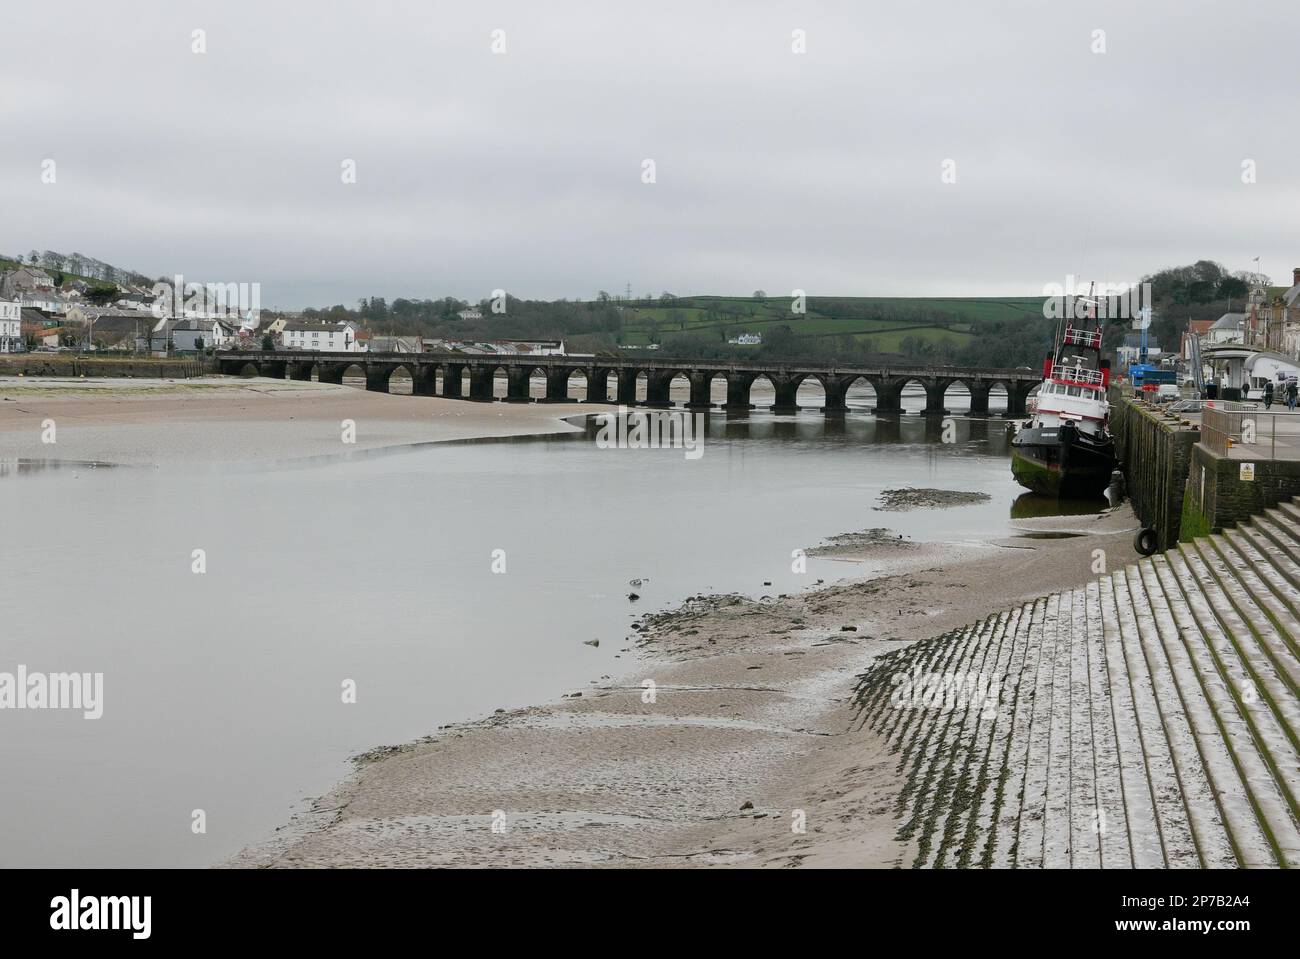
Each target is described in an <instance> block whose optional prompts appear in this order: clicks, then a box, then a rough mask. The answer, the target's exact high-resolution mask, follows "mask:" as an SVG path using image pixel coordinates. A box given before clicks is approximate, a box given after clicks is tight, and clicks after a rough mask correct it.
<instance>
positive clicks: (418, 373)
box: [217, 350, 1042, 417]
mask: <svg viewBox="0 0 1300 959" xmlns="http://www.w3.org/2000/svg"><path fill="white" fill-rule="evenodd" d="M217 363H218V367H219V369H220V371H221V372H222V373H230V374H240V373H247V372H250V371H252V372H256V373H257V374H258V375H261V376H269V377H271V378H272V379H284V378H285V377H286V376H288V378H289V379H291V380H310V379H312V378H313V374H315V378H316V379H317V380H319V381H320V382H322V383H342V382H343V376H344V374H345V373H346V372H347V371H348V370H349V369H351V368H352V367H356V368H358V369H359V370H360V371H361V372H362V373H363V374H364V375H365V378H366V389H368V390H374V391H377V392H381V393H387V392H388V384H389V380H390V379H391V378H392V376H393V374H394V373H396V372H397V371H399V370H402V371H404V372H405V373H406V374H407V375H408V376H409V377H410V378H411V391H412V393H414V394H415V395H416V396H444V397H449V398H454V399H469V400H477V401H481V402H492V401H493V400H494V399H495V396H494V383H495V381H496V378H497V376H498V374H504V375H505V378H506V384H507V385H506V396H505V397H504V399H505V401H506V402H516V403H528V402H531V401H532V399H533V398H532V397H531V395H530V380H531V378H532V377H533V376H535V375H537V376H542V377H545V379H546V395H545V397H539V398H537V402H542V403H564V402H576V401H578V400H583V401H585V402H588V403H611V402H612V403H619V404H622V405H624V406H646V407H652V408H655V407H657V408H668V407H671V406H672V405H673V402H672V400H671V399H670V398H669V389H670V387H671V384H672V382H673V381H674V380H675V379H677V378H678V377H684V378H685V379H686V380H687V381H688V382H689V383H690V400H689V402H688V403H687V404H686V408H687V409H692V410H705V409H710V408H713V407H714V406H718V405H720V406H721V407H722V409H724V410H750V409H753V408H754V405H753V404H752V403H750V397H749V393H750V388H751V387H752V386H753V385H754V383H755V381H757V380H760V379H765V380H767V381H768V382H769V383H771V385H772V389H773V392H774V393H775V395H776V398H775V402H774V403H773V404H772V407H771V409H772V410H773V411H774V412H795V411H797V410H798V409H799V404H798V402H797V393H798V390H799V387H800V385H802V384H804V383H805V382H807V381H815V382H817V383H819V384H820V385H821V388H822V390H823V392H824V394H825V402H824V405H823V409H824V411H825V412H826V413H828V414H836V413H843V412H845V411H846V410H847V409H848V405H847V403H846V402H845V397H846V396H847V394H848V391H849V388H850V387H851V386H853V384H854V383H857V382H858V381H859V380H864V381H866V382H867V383H870V384H871V387H872V388H873V389H874V390H875V393H876V406H875V408H874V412H875V413H877V414H881V415H891V414H897V413H900V412H902V404H901V397H902V393H903V388H904V387H905V386H907V385H908V384H909V383H918V384H920V385H921V386H922V387H923V388H924V389H925V396H926V403H925V409H924V410H922V412H923V413H924V414H926V415H933V416H942V415H944V414H946V413H947V412H948V410H946V409H945V408H944V395H945V393H946V392H947V391H948V388H949V387H950V386H952V385H953V384H956V383H960V384H962V385H964V386H965V387H966V388H967V389H968V390H969V391H970V396H971V404H970V411H971V413H972V414H976V415H979V414H987V413H988V411H989V393H990V391H991V390H992V389H993V388H994V387H995V386H1001V387H1003V388H1005V390H1006V393H1007V409H1006V414H1005V415H1006V416H1008V417H1020V416H1024V415H1025V414H1026V399H1027V398H1028V396H1029V394H1030V392H1031V391H1032V390H1033V389H1034V387H1036V386H1038V384H1039V383H1040V382H1041V380H1042V374H1041V373H1038V372H1035V371H1034V370H1031V369H1029V368H1027V367H1020V368H1018V369H995V368H968V367H955V366H830V365H819V364H808V363H742V362H731V363H729V362H719V361H702V360H673V359H668V358H662V359H661V358H658V357H656V358H654V359H650V358H648V357H647V358H642V357H584V356H508V355H507V356H503V355H500V354H494V355H477V354H466V353H322V352H310V351H305V350H278V351H274V352H271V351H238V352H228V353H220V354H218V357H217ZM578 373H581V374H582V378H583V379H584V380H585V391H583V392H585V395H583V396H570V392H571V390H570V379H571V378H572V377H573V376H574V375H575V374H578ZM643 374H644V376H645V379H646V389H645V398H644V399H640V400H639V399H637V380H638V378H639V377H640V376H642V375H643ZM718 377H723V378H725V380H726V384H727V401H726V403H723V404H715V403H713V402H712V401H711V390H712V386H713V381H714V380H715V379H717V378H718ZM467 380H468V388H466V381H467ZM611 384H612V385H611ZM439 386H441V389H439V388H438V387H439ZM579 390H580V391H582V390H581V386H580V387H579Z"/></svg>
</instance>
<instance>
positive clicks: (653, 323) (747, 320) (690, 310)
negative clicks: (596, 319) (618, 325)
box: [622, 296, 1043, 351]
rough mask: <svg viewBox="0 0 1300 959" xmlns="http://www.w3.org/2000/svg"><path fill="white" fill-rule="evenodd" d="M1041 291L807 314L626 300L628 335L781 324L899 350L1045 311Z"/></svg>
mask: <svg viewBox="0 0 1300 959" xmlns="http://www.w3.org/2000/svg"><path fill="white" fill-rule="evenodd" d="M1042 303H1043V301H1042V298H1041V297H1006V298H1001V299H996V298H995V299H978V298H966V297H948V298H939V297H935V298H930V297H809V298H808V300H807V303H806V308H807V310H806V312H805V313H804V314H802V315H798V314H794V313H792V312H791V311H790V306H791V301H790V300H789V299H788V298H784V297H783V298H776V297H769V298H768V299H767V300H765V301H759V300H755V299H752V298H750V297H724V296H694V297H681V298H679V299H678V300H676V301H675V302H673V303H671V304H657V305H654V306H635V305H629V306H628V307H626V312H625V314H624V320H623V335H622V341H623V343H625V344H628V345H638V346H640V345H645V344H647V343H651V342H656V341H659V340H662V339H663V338H664V337H665V336H671V335H672V334H680V333H691V334H696V335H704V336H708V337H709V338H713V337H717V338H718V339H719V340H721V339H723V338H724V334H725V337H733V336H735V335H737V334H739V333H760V334H761V333H763V332H764V331H765V330H768V329H770V328H772V327H775V326H778V325H786V326H789V327H790V329H791V330H792V331H793V332H794V333H795V334H797V335H799V336H806V337H838V336H851V337H853V338H854V339H866V340H869V341H870V342H871V344H872V346H873V347H874V348H875V349H877V350H882V351H895V350H897V349H898V345H899V343H901V342H902V340H904V339H905V338H907V337H914V338H916V339H919V340H923V341H931V342H936V343H937V342H946V343H951V344H953V345H957V346H959V345H961V344H962V343H965V342H967V341H968V340H970V339H971V338H972V337H973V336H974V335H975V333H974V332H973V331H974V330H975V329H977V328H978V327H979V325H980V324H982V323H987V322H993V321H997V320H1008V319H1017V318H1021V317H1024V316H1041V315H1042Z"/></svg>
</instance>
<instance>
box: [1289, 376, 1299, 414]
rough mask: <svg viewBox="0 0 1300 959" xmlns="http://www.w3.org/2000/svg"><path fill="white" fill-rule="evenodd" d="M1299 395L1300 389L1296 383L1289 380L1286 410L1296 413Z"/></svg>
mask: <svg viewBox="0 0 1300 959" xmlns="http://www.w3.org/2000/svg"><path fill="white" fill-rule="evenodd" d="M1297 393H1300V389H1297V387H1296V381H1295V380H1287V381H1286V408H1287V409H1289V410H1291V411H1292V412H1294V411H1295V400H1296V394H1297Z"/></svg>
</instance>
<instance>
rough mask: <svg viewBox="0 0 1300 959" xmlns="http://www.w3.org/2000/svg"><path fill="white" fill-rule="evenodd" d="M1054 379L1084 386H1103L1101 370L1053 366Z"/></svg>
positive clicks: (1060, 365) (1055, 364) (1056, 364)
mask: <svg viewBox="0 0 1300 959" xmlns="http://www.w3.org/2000/svg"><path fill="white" fill-rule="evenodd" d="M1052 379H1054V380H1061V381H1063V382H1066V383H1074V384H1080V385H1083V386H1101V384H1102V377H1101V370H1085V369H1084V368H1083V367H1081V366H1064V365H1062V364H1060V363H1053V364H1052Z"/></svg>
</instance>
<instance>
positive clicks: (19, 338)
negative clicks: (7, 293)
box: [0, 301, 23, 353]
mask: <svg viewBox="0 0 1300 959" xmlns="http://www.w3.org/2000/svg"><path fill="white" fill-rule="evenodd" d="M22 349H23V306H22V304H21V303H17V302H13V303H10V302H7V301H5V302H0V353H21V352H22Z"/></svg>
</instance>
